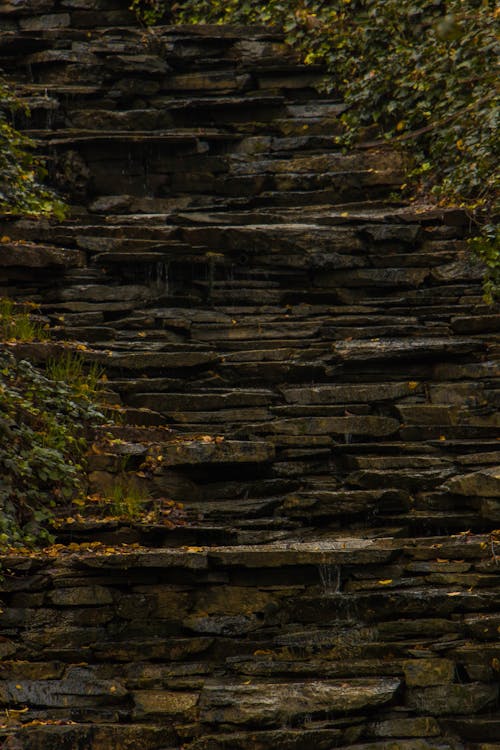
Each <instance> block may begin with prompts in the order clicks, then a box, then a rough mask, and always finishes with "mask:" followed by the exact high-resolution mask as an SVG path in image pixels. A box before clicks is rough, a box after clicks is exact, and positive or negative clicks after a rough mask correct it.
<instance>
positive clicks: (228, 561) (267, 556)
mask: <svg viewBox="0 0 500 750" xmlns="http://www.w3.org/2000/svg"><path fill="white" fill-rule="evenodd" d="M208 554H209V558H210V559H211V560H214V561H215V562H220V563H223V564H225V565H231V566H233V565H241V566H243V567H249V568H258V567H264V568H274V567H280V566H282V565H321V564H328V563H333V564H336V563H339V564H341V563H342V562H346V561H350V562H353V563H354V562H356V563H382V562H388V561H389V560H390V558H391V556H392V550H391V549H384V547H383V546H378V545H377V544H376V543H375V542H372V541H368V540H358V539H349V538H342V537H340V538H338V539H336V540H332V541H326V542H323V541H322V540H321V539H319V540H318V541H317V542H287V543H285V544H279V543H275V544H268V545H265V544H263V545H259V546H257V545H255V546H243V545H242V546H240V547H220V548H217V547H214V548H211V549H210V550H209V552H208Z"/></svg>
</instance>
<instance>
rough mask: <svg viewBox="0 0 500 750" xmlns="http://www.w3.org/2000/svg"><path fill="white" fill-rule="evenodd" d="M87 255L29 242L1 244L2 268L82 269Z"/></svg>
mask: <svg viewBox="0 0 500 750" xmlns="http://www.w3.org/2000/svg"><path fill="white" fill-rule="evenodd" d="M84 265H85V253H83V252H81V251H80V250H71V249H65V248H60V247H52V246H50V245H35V244H32V243H27V242H19V243H17V242H16V243H13V242H2V243H0V267H4V268H8V267H12V266H18V267H22V268H82V267H83V266H84Z"/></svg>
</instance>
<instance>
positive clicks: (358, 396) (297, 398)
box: [283, 383, 420, 404]
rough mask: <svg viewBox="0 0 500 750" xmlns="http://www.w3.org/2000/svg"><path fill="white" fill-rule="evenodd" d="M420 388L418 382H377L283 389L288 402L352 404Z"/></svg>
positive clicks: (391, 397)
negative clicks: (374, 383)
mask: <svg viewBox="0 0 500 750" xmlns="http://www.w3.org/2000/svg"><path fill="white" fill-rule="evenodd" d="M419 389H420V387H419V384H418V383H377V384H376V385H317V386H313V387H310V388H293V387H292V388H290V387H286V388H284V389H283V395H284V397H285V399H286V400H287V401H288V403H294V404H296V403H299V404H352V403H356V402H358V401H359V402H362V403H365V402H368V403H372V402H373V401H389V400H392V399H398V398H404V397H405V396H409V395H411V394H413V393H415V392H416V391H417V392H418V390H419Z"/></svg>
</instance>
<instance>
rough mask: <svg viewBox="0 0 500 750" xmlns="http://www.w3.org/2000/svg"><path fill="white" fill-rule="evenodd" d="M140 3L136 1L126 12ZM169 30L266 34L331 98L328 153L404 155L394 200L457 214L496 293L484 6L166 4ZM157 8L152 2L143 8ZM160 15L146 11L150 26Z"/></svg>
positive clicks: (491, 11) (346, 0)
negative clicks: (233, 27) (316, 69)
mask: <svg viewBox="0 0 500 750" xmlns="http://www.w3.org/2000/svg"><path fill="white" fill-rule="evenodd" d="M147 6H148V4H147V3H145V2H144V0H137V1H136V2H135V3H134V7H135V8H139V7H143V8H146V7H147ZM162 6H163V9H164V10H165V12H167V17H168V19H169V20H171V21H173V22H174V23H218V24H224V23H240V24H249V23H257V24H264V25H265V26H267V27H268V28H269V26H270V25H274V26H275V27H276V29H277V30H283V31H284V32H285V35H286V40H287V42H289V43H290V44H291V45H292V46H293V47H294V48H295V49H297V50H298V51H299V52H300V54H301V56H302V59H303V60H304V62H305V63H307V64H316V63H319V64H321V65H322V66H325V67H326V70H327V73H328V75H327V78H326V84H325V85H326V88H327V89H328V90H330V91H333V92H335V93H337V94H338V95H339V97H342V99H343V100H344V101H345V103H346V105H347V108H346V111H345V113H344V114H343V115H342V117H341V123H342V125H343V128H344V135H342V136H339V146H352V145H353V144H355V143H356V141H359V140H360V139H361V140H365V141H366V140H374V139H375V140H377V139H378V140H380V141H381V142H382V143H391V144H392V145H393V146H394V147H396V148H400V149H404V150H405V152H406V153H407V154H408V155H409V156H410V157H411V163H412V165H413V166H412V168H411V169H410V172H409V174H408V180H407V192H406V197H415V196H420V197H422V198H425V199H432V200H433V201H434V202H437V203H438V204H440V205H443V206H444V205H458V206H461V207H463V208H464V209H465V210H466V211H467V212H468V213H469V216H470V218H471V225H472V226H473V227H474V226H475V227H476V231H477V233H478V235H479V238H480V239H479V240H478V241H474V242H473V247H474V250H475V252H476V254H478V255H479V257H481V258H482V259H483V260H484V261H485V262H486V265H487V267H488V277H487V281H486V289H487V292H488V295H489V296H490V297H491V296H492V295H493V294H494V293H495V287H496V288H498V287H497V284H496V280H497V279H498V268H499V262H500V259H499V256H500V253H499V250H500V248H499V242H498V235H496V236H493V235H492V232H491V231H490V229H488V228H487V227H488V226H489V224H491V217H492V216H494V215H495V213H496V212H498V203H496V200H497V196H498V169H497V164H498V144H499V142H500V139H499V138H498V112H499V109H498V96H497V91H498V88H497V73H496V70H497V68H496V65H497V59H498V52H499V44H498V36H497V32H498V16H499V10H498V8H497V7H496V4H495V3H494V2H492V1H491V0H413V1H412V2H407V3H401V2H400V0H333V2H326V1H325V0H286V1H285V0H269V2H266V3H263V2H260V1H259V0H178V2H176V3H166V2H163V3H162ZM155 7H157V4H155ZM160 16H161V14H160V13H159V11H158V17H160Z"/></svg>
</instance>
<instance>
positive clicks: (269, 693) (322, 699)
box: [200, 679, 400, 726]
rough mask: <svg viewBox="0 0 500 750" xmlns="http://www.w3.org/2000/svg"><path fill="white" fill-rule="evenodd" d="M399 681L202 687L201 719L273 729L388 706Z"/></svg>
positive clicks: (213, 722) (314, 681)
mask: <svg viewBox="0 0 500 750" xmlns="http://www.w3.org/2000/svg"><path fill="white" fill-rule="evenodd" d="M399 685H400V681H399V680H394V679H393V680H384V679H381V680H353V681H351V682H333V681H332V682H327V681H319V680H311V681H309V682H292V683H288V684H283V683H273V682H268V683H259V684H255V685H252V684H247V685H245V684H239V683H229V684H228V683H225V684H224V683H219V682H216V681H214V682H213V683H212V684H210V683H208V684H206V685H205V687H204V689H203V691H202V693H201V697H200V718H201V721H202V722H207V723H210V724H219V723H230V724H248V723H253V722H256V721H258V722H259V725H261V726H262V725H264V726H265V725H270V724H271V725H272V724H275V723H277V722H279V723H280V724H281V723H282V722H283V721H287V720H290V719H292V718H294V717H299V716H304V715H305V714H314V715H318V714H332V713H334V714H335V713H336V714H344V713H350V712H353V711H359V710H363V709H366V708H373V707H375V706H382V705H384V704H386V703H388V702H389V701H390V700H391V699H392V698H393V697H394V695H395V693H396V691H397V689H398V688H399Z"/></svg>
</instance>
